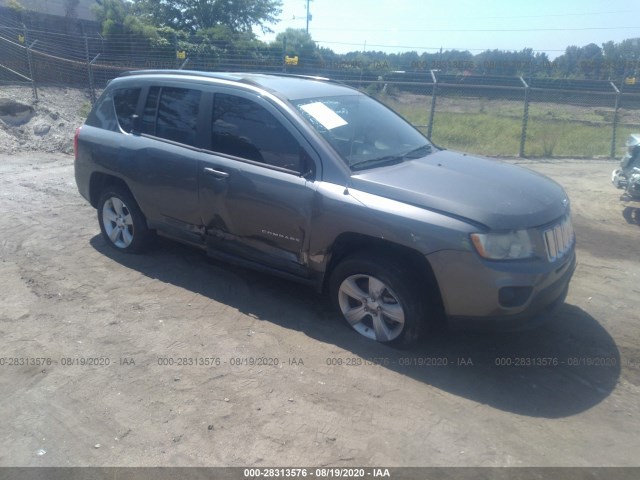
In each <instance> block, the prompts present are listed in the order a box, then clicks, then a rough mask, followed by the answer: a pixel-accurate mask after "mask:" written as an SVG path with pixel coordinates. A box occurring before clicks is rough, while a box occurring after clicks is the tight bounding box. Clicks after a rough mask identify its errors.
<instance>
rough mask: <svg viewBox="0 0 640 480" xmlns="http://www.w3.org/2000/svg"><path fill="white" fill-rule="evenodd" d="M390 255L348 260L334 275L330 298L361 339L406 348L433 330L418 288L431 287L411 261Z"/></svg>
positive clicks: (370, 255)
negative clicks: (430, 328) (416, 270)
mask: <svg viewBox="0 0 640 480" xmlns="http://www.w3.org/2000/svg"><path fill="white" fill-rule="evenodd" d="M388 257H389V254H388V253H387V252H384V251H380V252H378V251H373V252H368V253H363V254H356V255H352V256H350V257H347V258H346V259H344V260H343V261H342V262H340V263H339V264H338V265H337V266H336V268H335V269H334V271H333V273H332V275H331V279H330V293H331V299H332V301H333V303H334V305H335V307H336V308H337V310H338V311H340V312H341V314H342V316H343V318H344V319H345V321H346V322H347V323H348V324H349V325H350V326H351V327H352V328H353V329H354V330H355V331H356V332H358V333H359V334H360V335H362V336H364V337H366V338H368V339H370V340H375V341H378V342H380V343H385V344H388V345H392V346H394V347H402V348H405V347H408V346H410V345H412V344H414V343H416V342H417V341H418V340H419V339H420V338H421V337H422V336H423V334H424V333H425V332H426V331H427V330H428V323H427V320H428V318H427V314H428V302H426V301H425V300H424V298H425V295H421V291H420V290H419V288H428V287H427V286H426V285H425V282H420V280H419V278H418V275H416V274H415V273H414V271H413V269H412V268H411V266H410V264H409V262H405V261H402V260H397V259H394V260H391V259H389V258H388ZM396 258H397V257H396ZM400 258H401V257H400Z"/></svg>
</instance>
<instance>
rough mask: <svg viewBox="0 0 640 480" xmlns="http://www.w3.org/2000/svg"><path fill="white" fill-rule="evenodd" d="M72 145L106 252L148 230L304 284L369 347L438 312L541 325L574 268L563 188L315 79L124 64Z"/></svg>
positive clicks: (403, 339)
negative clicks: (428, 134) (325, 295)
mask: <svg viewBox="0 0 640 480" xmlns="http://www.w3.org/2000/svg"><path fill="white" fill-rule="evenodd" d="M75 147H76V148H75V176H76V182H77V185H78V189H79V191H80V193H81V194H82V196H84V197H85V198H86V199H87V200H88V201H89V202H90V203H91V205H93V207H95V208H96V209H97V211H98V222H99V224H100V229H101V231H102V235H103V236H104V238H105V240H106V242H107V243H108V244H109V245H111V246H112V247H114V248H115V249H117V250H119V251H122V252H141V251H143V250H144V249H145V247H147V246H148V244H149V241H150V240H151V238H152V236H153V234H154V233H157V234H159V235H162V236H166V237H170V238H172V239H175V240H178V241H181V242H185V243H188V244H191V245H195V246H197V247H200V248H202V249H203V250H205V251H206V252H207V254H209V255H211V256H212V257H215V258H217V259H221V260H225V261H228V262H232V263H235V264H239V265H242V266H245V267H250V268H255V269H258V270H262V271H267V272H271V273H274V274H276V275H280V276H282V277H285V278H289V279H292V280H296V281H299V282H303V283H307V284H309V285H312V286H314V287H315V288H316V289H318V290H319V291H328V292H329V294H330V296H331V298H332V301H333V302H334V303H335V305H336V307H337V309H338V310H339V311H340V312H341V313H342V315H343V316H344V318H345V320H346V321H347V322H348V324H349V325H350V326H351V327H353V329H354V330H355V331H356V332H358V333H360V334H361V335H363V336H365V337H367V338H369V339H372V340H377V341H379V342H385V343H391V344H394V345H399V346H401V345H406V344H409V343H411V342H413V341H415V340H416V339H417V338H419V337H420V336H421V335H423V334H424V333H425V332H427V331H428V330H429V328H430V327H432V326H434V325H435V324H436V323H437V320H439V319H446V320H447V321H448V322H449V323H450V324H455V325H462V324H464V325H484V324H487V323H490V324H494V325H499V326H501V327H502V328H508V329H512V328H516V327H517V328H521V327H522V326H523V325H527V324H531V323H536V322H537V320H540V319H543V318H544V317H546V316H548V314H549V312H550V310H551V309H553V307H555V306H557V305H559V304H561V303H562V302H563V301H564V298H565V296H566V293H567V289H568V285H569V280H570V278H571V276H572V274H573V271H574V268H575V248H574V245H575V236H574V233H573V229H572V226H571V219H570V212H569V201H568V199H567V195H566V194H565V192H564V190H563V189H562V187H561V186H560V185H558V184H557V183H555V182H553V181H551V180H549V179H548V178H545V177H543V176H541V175H539V174H536V173H533V172H531V171H529V170H526V169H523V168H520V167H516V166H512V165H506V164H502V163H498V162H496V161H492V160H487V159H483V158H477V157H471V156H468V155H466V154H463V153H455V152H450V151H446V150H443V149H441V148H438V147H436V146H434V145H433V144H431V143H430V142H429V141H428V140H427V139H426V138H425V137H424V136H423V135H422V134H421V133H420V132H419V131H418V130H416V129H415V128H414V127H412V126H411V125H410V124H409V123H407V122H406V121H405V120H404V119H402V118H401V117H400V116H398V115H397V114H396V113H394V112H393V111H391V110H389V109H388V108H387V107H385V106H384V105H382V104H381V103H379V102H377V101H376V100H374V99H372V98H371V97H369V96H367V95H365V94H363V93H362V92H360V91H358V90H355V89H352V88H350V87H347V86H344V85H342V84H339V83H335V82H332V81H329V80H327V79H322V78H310V77H296V76H287V75H262V74H247V73H237V74H233V73H203V72H195V71H191V72H190V71H138V72H130V73H126V74H124V75H122V76H121V77H119V78H117V79H115V80H113V81H111V82H110V83H109V85H108V86H107V88H106V89H105V91H104V92H103V94H102V96H101V97H100V99H99V100H98V101H97V103H96V104H95V106H94V108H93V110H92V111H91V113H90V114H89V117H88V118H87V121H86V123H85V124H84V125H83V126H82V127H81V128H79V129H78V131H77V133H76V137H75Z"/></svg>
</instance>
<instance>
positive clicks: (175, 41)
mask: <svg viewBox="0 0 640 480" xmlns="http://www.w3.org/2000/svg"><path fill="white" fill-rule="evenodd" d="M173 57H174V58H175V62H176V67H175V68H177V69H180V58H179V57H178V35H177V34H176V33H175V32H173Z"/></svg>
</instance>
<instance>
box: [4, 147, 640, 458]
mask: <svg viewBox="0 0 640 480" xmlns="http://www.w3.org/2000/svg"><path fill="white" fill-rule="evenodd" d="M516 163H524V164H525V166H526V167H529V168H532V169H534V170H537V171H540V172H542V173H544V174H547V175H550V176H551V177H553V178H554V179H556V180H557V181H559V182H560V183H561V184H563V185H564V186H565V187H566V188H567V190H568V192H569V195H570V197H571V199H572V202H573V212H574V223H575V230H576V232H577V237H578V256H579V265H578V269H577V271H576V274H575V277H574V280H573V282H572V284H571V289H570V293H569V297H568V299H567V303H566V305H565V306H564V307H562V308H561V309H560V311H559V312H558V313H557V315H556V316H555V317H554V318H553V319H552V321H551V322H550V323H549V324H547V325H545V326H543V327H541V328H540V329H537V330H535V331H533V332H523V333H509V334H506V333H491V332H484V333H469V332H467V333H460V332H458V333H443V334H441V335H440V336H437V337H435V338H432V339H429V340H427V341H426V342H425V343H424V344H422V345H420V346H419V347H416V348H414V349H413V350H410V351H397V350H393V349H390V348H387V347H384V346H381V345H376V344H370V343H369V342H367V341H365V340H362V339H360V338H359V337H358V336H357V334H356V333H354V332H351V331H350V330H349V329H348V327H346V326H345V325H343V323H342V321H340V319H339V318H338V317H337V315H336V314H335V313H334V312H333V311H332V310H331V308H330V307H329V306H328V302H327V301H326V300H325V299H324V298H322V297H319V296H317V295H316V294H315V293H314V292H313V291H312V290H309V289H307V288H305V287H302V286H299V285H296V284H292V283H289V282H286V281H283V280H278V279H274V278H272V277H269V276H266V275H262V274H257V273H255V272H251V271H247V270H242V269H239V268H233V267H230V266H227V265H224V264H218V263H215V262H212V261H210V260H207V259H206V257H205V256H204V255H203V254H201V253H200V252H198V251H196V250H193V249H190V248H188V247H183V246H180V245H177V244H174V243H171V242H168V241H161V242H160V244H159V245H158V247H157V248H156V249H154V250H153V251H152V252H151V253H149V254H146V255H143V256H129V255H122V254H118V253H116V252H113V251H112V250H110V249H108V248H107V246H106V244H105V242H104V241H103V240H102V239H101V237H100V236H99V229H98V224H97V220H96V215H95V211H94V210H93V209H92V208H91V207H90V206H89V205H88V204H87V202H85V200H84V199H82V198H81V197H80V196H79V194H78V193H77V190H76V187H75V181H74V177H73V159H72V157H71V156H69V155H64V154H55V153H36V152H22V153H20V152H18V153H16V154H14V155H0V232H1V233H0V285H1V288H0V413H1V415H0V431H1V432H2V435H1V436H0V466H61V467H65V466H115V465H117V466H157V465H165V466H169V465H171V466H273V465H279V466H325V465H331V466H633V465H638V451H639V449H640V436H639V435H638V432H640V415H639V414H640V401H638V399H639V398H640V396H639V393H640V326H639V320H640V318H639V317H640V315H639V314H638V294H639V293H640V287H639V285H640V260H639V258H640V257H639V256H638V247H639V245H640V243H639V241H638V240H639V239H640V214H639V213H638V212H639V210H638V209H635V207H634V206H633V204H630V203H625V202H622V201H621V200H620V195H619V191H617V190H615V189H614V188H613V187H612V186H611V184H610V183H609V173H610V171H611V170H612V169H613V167H614V163H612V162H607V161H554V162H516ZM636 206H637V207H640V204H638V205H636ZM532 362H533V365H531V364H532ZM505 364H506V365H505ZM509 364H510V366H509ZM536 364H537V365H536ZM545 365H546V366H545Z"/></svg>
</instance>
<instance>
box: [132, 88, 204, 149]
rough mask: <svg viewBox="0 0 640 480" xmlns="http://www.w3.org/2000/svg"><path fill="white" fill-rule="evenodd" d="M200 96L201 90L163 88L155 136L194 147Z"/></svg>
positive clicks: (159, 101)
mask: <svg viewBox="0 0 640 480" xmlns="http://www.w3.org/2000/svg"><path fill="white" fill-rule="evenodd" d="M200 96H201V92H200V91H199V90H191V89H186V88H174V87H163V88H162V90H161V91H160V98H159V100H158V113H157V117H156V131H155V135H156V136H157V137H160V138H165V139H167V140H172V141H174V142H179V143H184V144H186V145H192V146H194V145H195V144H196V135H197V126H198V110H199V106H200ZM148 103H149V100H147V104H148ZM143 115H144V114H143Z"/></svg>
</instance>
